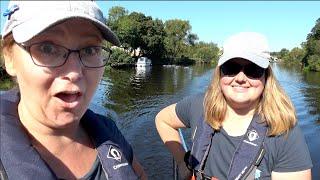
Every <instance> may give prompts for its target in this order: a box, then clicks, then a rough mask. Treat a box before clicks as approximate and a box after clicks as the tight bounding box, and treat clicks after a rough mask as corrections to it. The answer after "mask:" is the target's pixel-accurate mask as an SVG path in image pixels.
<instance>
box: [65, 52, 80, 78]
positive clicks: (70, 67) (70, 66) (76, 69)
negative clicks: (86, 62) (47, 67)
mask: <svg viewBox="0 0 320 180" xmlns="http://www.w3.org/2000/svg"><path fill="white" fill-rule="evenodd" d="M63 68H64V69H63V71H64V73H65V77H66V78H68V79H69V80H71V81H73V82H74V81H77V80H78V79H80V78H81V77H82V76H83V70H84V66H83V65H82V63H81V60H80V57H79V53H78V52H71V53H70V54H69V56H68V59H67V60H66V63H65V64H64V65H63Z"/></svg>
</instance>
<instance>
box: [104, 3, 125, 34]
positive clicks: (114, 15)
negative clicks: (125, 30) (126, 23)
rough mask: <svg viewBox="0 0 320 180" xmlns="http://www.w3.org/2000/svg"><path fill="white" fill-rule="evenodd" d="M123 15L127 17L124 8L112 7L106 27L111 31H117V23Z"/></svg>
mask: <svg viewBox="0 0 320 180" xmlns="http://www.w3.org/2000/svg"><path fill="white" fill-rule="evenodd" d="M125 15H128V11H127V10H126V9H125V8H124V7H121V6H114V7H112V8H110V9H109V12H108V19H107V25H108V26H109V27H110V28H111V29H112V30H116V29H117V21H118V20H119V19H120V18H121V17H123V16H125Z"/></svg>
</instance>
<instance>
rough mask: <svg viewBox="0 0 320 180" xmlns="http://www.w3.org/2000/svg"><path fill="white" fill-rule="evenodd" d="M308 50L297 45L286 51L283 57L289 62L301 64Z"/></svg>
mask: <svg viewBox="0 0 320 180" xmlns="http://www.w3.org/2000/svg"><path fill="white" fill-rule="evenodd" d="M305 54H306V52H305V50H304V49H301V48H298V47H295V48H293V49H292V50H291V51H289V52H288V53H286V54H285V55H284V56H283V57H282V59H283V60H284V61H285V63H287V64H299V63H301V62H302V59H303V58H304V56H305Z"/></svg>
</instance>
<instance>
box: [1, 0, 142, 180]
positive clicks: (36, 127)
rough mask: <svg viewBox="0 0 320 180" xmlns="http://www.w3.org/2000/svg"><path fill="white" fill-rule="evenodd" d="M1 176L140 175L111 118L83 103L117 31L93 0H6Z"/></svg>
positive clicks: (93, 87)
mask: <svg viewBox="0 0 320 180" xmlns="http://www.w3.org/2000/svg"><path fill="white" fill-rule="evenodd" d="M4 16H5V17H7V22H6V24H5V26H4V28H3V32H2V36H3V54H4V58H5V68H6V71H7V72H8V73H9V75H11V76H12V77H14V79H15V80H16V82H17V85H18V88H16V89H13V90H9V91H7V92H4V93H3V94H1V95H0V102H1V106H0V110H1V111H0V116H1V118H0V120H1V122H0V128H1V129H0V135H1V147H0V149H1V150H0V152H1V159H0V160H1V161H0V179H7V178H8V179H10V180H16V179H17V180H18V179H19V180H20V179H41V180H43V179H46V180H47V179H138V178H139V177H140V178H141V179H146V175H145V174H144V171H143V169H142V167H141V166H140V164H139V163H138V161H137V159H136V158H135V156H134V155H133V150H132V148H131V146H130V144H129V143H128V142H127V141H126V140H125V138H124V137H123V135H122V134H121V132H120V131H119V130H118V128H117V127H116V125H115V123H114V122H113V121H112V120H110V119H108V118H106V117H105V116H102V115H99V114H96V113H94V112H93V111H91V110H89V109H88V105H89V103H90V101H91V99H92V96H93V94H94V92H95V90H96V88H97V86H98V83H99V82H100V80H101V78H102V75H103V72H104V66H105V64H106V63H107V61H108V58H109V56H110V53H111V51H110V50H109V49H108V48H106V47H104V46H103V41H104V40H107V41H109V42H111V43H113V44H114V45H119V40H118V38H117V36H116V35H115V34H114V33H113V32H112V31H111V30H110V29H109V28H108V27H107V26H106V25H105V18H104V17H103V14H102V12H101V10H100V9H99V8H98V6H97V5H96V4H95V3H94V2H92V1H58V2H53V1H49V2H48V1H33V2H31V1H11V2H10V4H9V7H8V10H7V11H6V12H4Z"/></svg>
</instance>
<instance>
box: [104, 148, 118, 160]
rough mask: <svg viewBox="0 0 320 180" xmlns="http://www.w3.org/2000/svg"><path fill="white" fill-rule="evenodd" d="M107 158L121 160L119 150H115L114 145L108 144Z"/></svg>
mask: <svg viewBox="0 0 320 180" xmlns="http://www.w3.org/2000/svg"><path fill="white" fill-rule="evenodd" d="M107 158H109V159H115V160H117V161H119V162H121V152H120V151H119V150H117V149H116V148H115V147H113V146H110V148H109V151H108V155H107Z"/></svg>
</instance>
